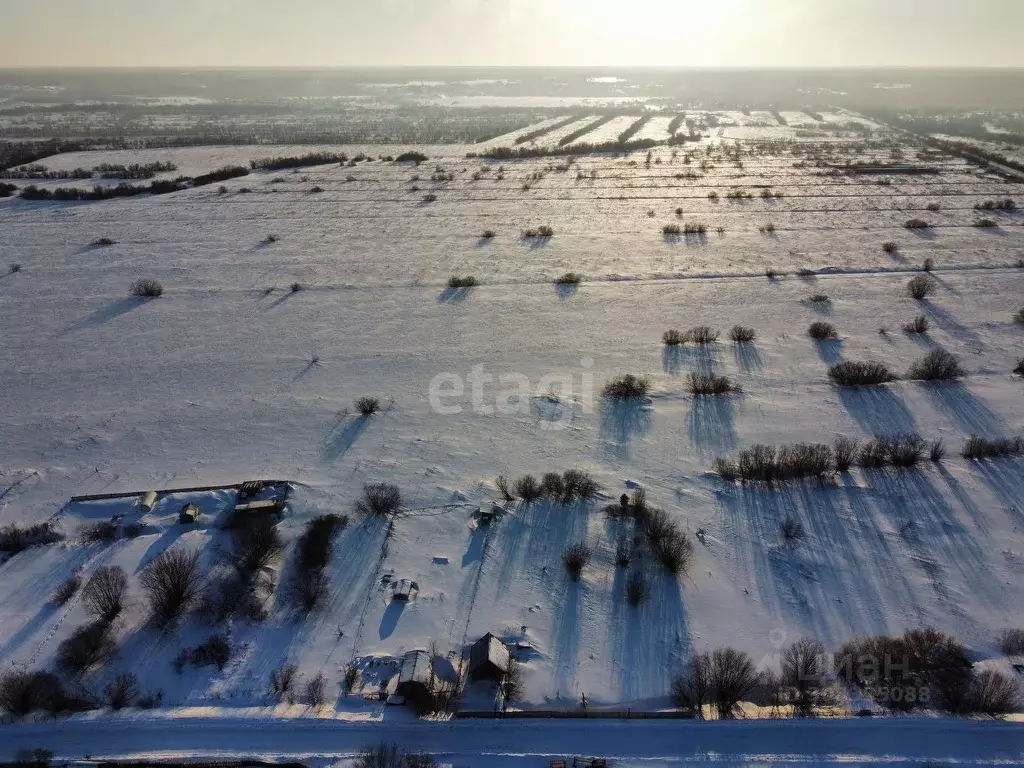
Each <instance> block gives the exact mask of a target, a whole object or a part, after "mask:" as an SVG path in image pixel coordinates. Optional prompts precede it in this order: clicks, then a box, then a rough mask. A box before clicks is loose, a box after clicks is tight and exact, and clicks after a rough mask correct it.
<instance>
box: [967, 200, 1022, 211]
mask: <svg viewBox="0 0 1024 768" xmlns="http://www.w3.org/2000/svg"><path fill="white" fill-rule="evenodd" d="M974 210H976V211H1006V212H1007V213H1012V212H1013V211H1016V210H1017V204H1016V203H1015V202H1013V200H1011V199H1010V198H1008V197H1007V198H1005V199H1003V200H986V201H985V202H983V203H975V204H974Z"/></svg>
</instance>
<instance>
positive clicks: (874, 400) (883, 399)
mask: <svg viewBox="0 0 1024 768" xmlns="http://www.w3.org/2000/svg"><path fill="white" fill-rule="evenodd" d="M839 399H840V401H841V402H842V404H843V407H844V408H846V411H847V412H848V413H849V414H850V416H851V417H853V419H854V421H856V422H857V424H858V425H860V427H861V428H862V429H863V430H864V431H866V432H868V433H870V434H872V435H886V434H895V433H898V432H915V431H916V427H917V422H916V420H915V419H914V415H913V414H912V413H911V412H910V409H909V408H907V406H906V404H905V403H904V402H903V399H902V398H901V397H899V396H898V395H897V394H896V393H895V392H893V391H892V390H891V389H889V387H887V386H885V385H881V386H873V387H840V388H839Z"/></svg>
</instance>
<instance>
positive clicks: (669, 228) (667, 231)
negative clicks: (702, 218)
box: [661, 221, 708, 235]
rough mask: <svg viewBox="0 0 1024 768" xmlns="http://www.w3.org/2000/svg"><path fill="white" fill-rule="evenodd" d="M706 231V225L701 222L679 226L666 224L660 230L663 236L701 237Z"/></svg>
mask: <svg viewBox="0 0 1024 768" xmlns="http://www.w3.org/2000/svg"><path fill="white" fill-rule="evenodd" d="M707 231H708V227H707V225H706V224H704V223H702V222H699V221H698V222H690V223H688V224H684V225H683V226H681V227H680V226H679V225H678V224H666V225H665V226H663V227H662V228H661V232H662V234H664V235H703V234H706V233H707Z"/></svg>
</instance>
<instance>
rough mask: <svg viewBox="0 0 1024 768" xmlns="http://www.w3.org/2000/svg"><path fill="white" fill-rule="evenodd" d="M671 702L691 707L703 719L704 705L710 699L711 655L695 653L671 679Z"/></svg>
mask: <svg viewBox="0 0 1024 768" xmlns="http://www.w3.org/2000/svg"><path fill="white" fill-rule="evenodd" d="M671 694H672V702H673V703H674V704H675V705H676V706H677V707H679V708H680V709H692V710H693V713H694V716H695V717H696V718H697V719H699V720H703V719H704V705H705V704H707V703H709V702H710V700H711V657H709V656H708V655H707V654H706V653H695V654H694V655H693V656H692V657H691V659H690V662H689V663H688V664H687V665H686V668H685V669H684V670H683V672H682V673H681V674H678V675H676V676H675V678H674V679H673V680H672V691H671Z"/></svg>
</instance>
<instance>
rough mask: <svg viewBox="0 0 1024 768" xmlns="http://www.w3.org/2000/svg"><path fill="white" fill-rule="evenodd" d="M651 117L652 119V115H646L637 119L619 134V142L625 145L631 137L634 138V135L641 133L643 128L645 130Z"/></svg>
mask: <svg viewBox="0 0 1024 768" xmlns="http://www.w3.org/2000/svg"><path fill="white" fill-rule="evenodd" d="M650 119H651V116H650V115H644V116H643V117H641V118H640V119H639V120H637V121H636V122H635V123H633V124H632V125H631V126H629V128H627V129H626V130H624V131H623V132H622V133H620V134H619V144H622V145H623V146H625V145H626V144H628V143H629V140H630V139H632V138H633V137H634V136H636V135H637V134H638V133H640V131H641V130H643V127H644V126H645V125H647V123H648V121H649V120H650Z"/></svg>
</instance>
